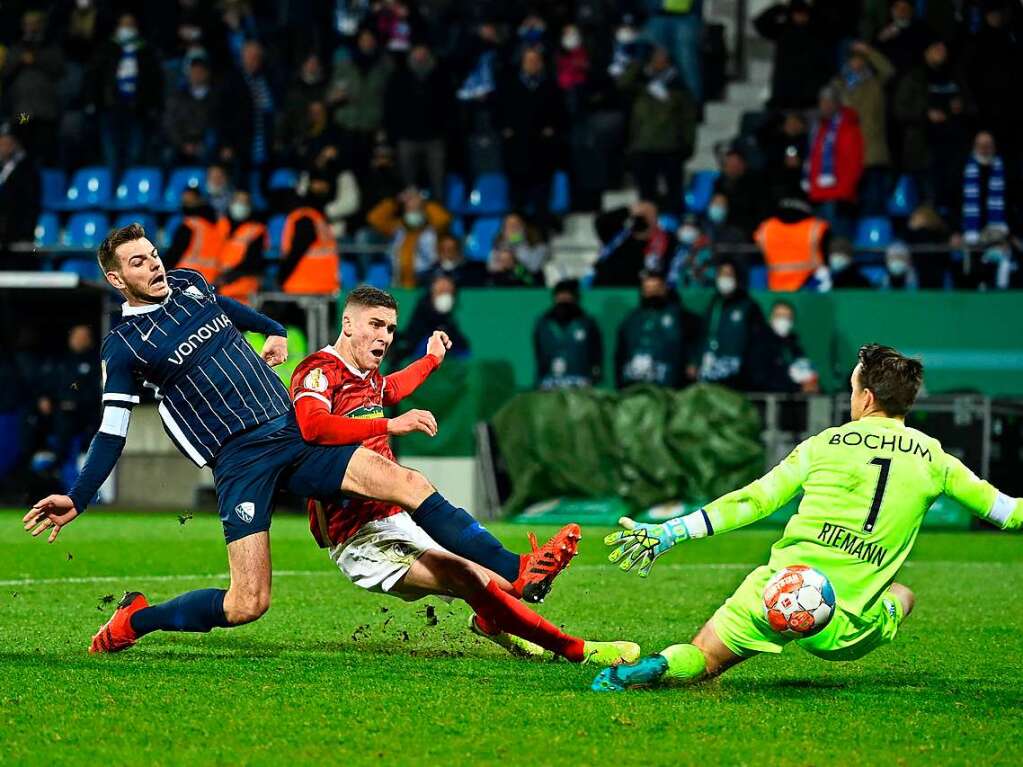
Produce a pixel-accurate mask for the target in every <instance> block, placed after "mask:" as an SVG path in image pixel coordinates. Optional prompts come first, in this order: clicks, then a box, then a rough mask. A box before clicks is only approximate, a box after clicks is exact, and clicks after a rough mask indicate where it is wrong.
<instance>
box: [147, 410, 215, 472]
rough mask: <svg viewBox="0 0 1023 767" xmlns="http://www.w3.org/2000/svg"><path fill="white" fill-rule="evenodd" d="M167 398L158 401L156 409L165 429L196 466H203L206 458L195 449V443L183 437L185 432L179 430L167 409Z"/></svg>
mask: <svg viewBox="0 0 1023 767" xmlns="http://www.w3.org/2000/svg"><path fill="white" fill-rule="evenodd" d="M168 402H169V400H164V401H163V402H161V403H160V405H159V407H157V410H158V411H159V413H160V417H161V418H162V419H163V422H164V425H166V427H167V431H169V432H170V433H171V434H173V435H174V439H175V441H176V442H177V443H178V445H180V446H181V449H182V450H184V451H185V454H186V455H187V456H188V457H189V458H191V459H192V462H193V463H195V464H196V465H198V466H205V465H206V459H205V458H204V457H203V455H202V453H200V452H199V451H198V450H196V449H195V445H193V444H192V443H191V442H189V441H188V439H187V438H186V437H185V433H184V432H183V431H181V427H180V426H178V424H177V421H175V420H174V418H173V417H172V416H171V414H170V411H169V410H168V409H167V407H166V404H167V403H168Z"/></svg>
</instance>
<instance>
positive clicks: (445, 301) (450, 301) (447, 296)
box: [433, 293, 455, 314]
mask: <svg viewBox="0 0 1023 767" xmlns="http://www.w3.org/2000/svg"><path fill="white" fill-rule="evenodd" d="M433 308H434V310H436V311H437V313H438V314H448V313H450V312H451V310H452V309H454V308H455V295H454V293H441V294H440V295H437V296H434V297H433Z"/></svg>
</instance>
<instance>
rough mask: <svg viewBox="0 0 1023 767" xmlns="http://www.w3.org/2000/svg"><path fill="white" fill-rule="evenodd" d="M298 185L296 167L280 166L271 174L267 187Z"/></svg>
mask: <svg viewBox="0 0 1023 767" xmlns="http://www.w3.org/2000/svg"><path fill="white" fill-rule="evenodd" d="M296 186H298V171H297V170H295V169H294V168H278V169H277V170H275V171H274V172H273V173H272V174H271V175H270V183H269V184H267V189H294V188H295V187H296Z"/></svg>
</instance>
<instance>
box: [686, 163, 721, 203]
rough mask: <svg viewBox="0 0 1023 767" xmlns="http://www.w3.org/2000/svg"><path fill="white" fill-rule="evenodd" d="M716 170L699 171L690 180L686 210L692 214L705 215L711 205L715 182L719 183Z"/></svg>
mask: <svg viewBox="0 0 1023 767" xmlns="http://www.w3.org/2000/svg"><path fill="white" fill-rule="evenodd" d="M717 178H718V172H717V171H716V170H698V171H696V173H694V174H693V177H692V178H691V179H690V180H689V188H688V189H686V192H685V202H686V210H687V211H689V212H690V213H703V212H704V211H706V210H707V206H708V205H710V198H711V197H713V196H714V182H715V181H717Z"/></svg>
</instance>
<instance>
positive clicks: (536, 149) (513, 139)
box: [498, 72, 566, 179]
mask: <svg viewBox="0 0 1023 767" xmlns="http://www.w3.org/2000/svg"><path fill="white" fill-rule="evenodd" d="M498 121H499V124H500V126H501V129H502V131H504V137H505V138H504V166H505V168H506V169H507V171H508V174H509V175H511V176H519V177H522V176H529V177H531V178H537V179H548V178H550V176H551V174H552V173H553V172H554V168H555V167H556V165H557V163H558V161H559V154H560V151H561V146H562V140H563V137H564V135H565V123H566V119H565V108H564V104H563V102H562V100H561V91H560V90H558V86H557V85H556V84H555V82H554V79H553V78H551V77H546V78H544V79H543V80H542V81H541V82H540V83H539V84H537V85H536V86H535V87H530V86H529V85H527V84H526V83H525V82H524V81H523V78H522V77H520V75H519V73H518V72H516V73H514V74H513V75H512V76H511V77H509V78H508V79H506V80H505V81H504V83H503V85H502V86H501V88H500V99H499V100H498Z"/></svg>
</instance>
